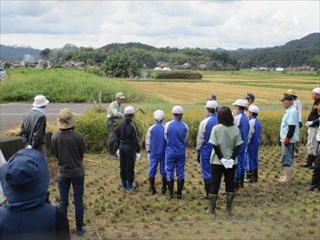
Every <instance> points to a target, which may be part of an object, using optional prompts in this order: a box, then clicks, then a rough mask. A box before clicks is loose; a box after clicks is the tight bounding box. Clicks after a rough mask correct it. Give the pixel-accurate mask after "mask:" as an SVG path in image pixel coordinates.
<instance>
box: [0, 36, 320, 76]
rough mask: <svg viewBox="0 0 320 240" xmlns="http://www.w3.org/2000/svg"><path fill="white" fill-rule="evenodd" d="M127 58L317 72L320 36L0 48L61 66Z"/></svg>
mask: <svg viewBox="0 0 320 240" xmlns="http://www.w3.org/2000/svg"><path fill="white" fill-rule="evenodd" d="M114 54H117V55H119V54H121V55H126V56H127V57H129V58H130V59H131V60H132V61H134V62H135V63H136V64H137V65H138V66H139V67H147V68H154V67H156V66H157V64H158V63H159V62H162V63H165V64H167V65H168V66H170V67H174V68H188V69H203V70H205V69H207V70H237V69H240V68H251V67H259V66H263V67H290V66H303V65H308V66H311V67H315V68H317V69H320V33H311V34H309V35H307V36H305V37H303V38H301V39H297V40H292V41H289V42H288V43H285V44H284V45H281V46H275V47H269V48H256V49H238V50H235V51H229V50H225V49H221V48H217V49H204V48H184V49H178V48H171V47H165V48H156V47H153V46H150V45H146V44H143V43H132V42H131V43H124V44H122V43H112V44H107V45H105V46H103V47H101V48H97V49H94V48H85V47H76V46H75V45H73V44H66V45H65V46H64V47H63V48H59V49H49V48H46V49H44V50H42V51H40V50H37V49H32V48H19V47H8V46H4V45H1V60H2V61H12V60H23V59H24V58H25V57H26V56H28V55H30V56H31V57H34V58H35V59H37V58H42V59H46V60H50V61H52V62H53V63H54V64H55V65H56V66H61V65H63V64H64V63H65V62H67V61H81V62H83V63H84V64H85V65H102V64H103V63H104V62H105V61H106V59H107V57H108V56H110V55H114Z"/></svg>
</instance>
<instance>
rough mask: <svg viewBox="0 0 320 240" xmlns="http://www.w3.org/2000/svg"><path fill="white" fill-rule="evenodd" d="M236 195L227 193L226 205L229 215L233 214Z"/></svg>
mask: <svg viewBox="0 0 320 240" xmlns="http://www.w3.org/2000/svg"><path fill="white" fill-rule="evenodd" d="M235 196H236V194H235V193H227V205H226V213H227V214H228V215H231V214H232V203H233V200H234V198H235Z"/></svg>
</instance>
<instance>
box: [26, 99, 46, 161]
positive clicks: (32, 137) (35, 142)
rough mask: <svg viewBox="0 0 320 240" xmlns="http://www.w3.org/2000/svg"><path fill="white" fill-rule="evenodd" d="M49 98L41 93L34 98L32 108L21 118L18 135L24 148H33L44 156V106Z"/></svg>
mask: <svg viewBox="0 0 320 240" xmlns="http://www.w3.org/2000/svg"><path fill="white" fill-rule="evenodd" d="M48 103H49V100H48V99H46V97H45V96H43V95H37V96H35V98H34V102H33V108H32V109H31V111H30V112H28V113H27V114H26V115H25V116H24V119H23V122H22V125H21V130H20V136H21V137H22V141H23V143H24V144H25V148H28V149H31V148H32V149H35V150H38V151H39V152H41V153H43V155H44V156H46V146H45V133H46V125H47V119H46V112H45V110H46V106H47V105H48Z"/></svg>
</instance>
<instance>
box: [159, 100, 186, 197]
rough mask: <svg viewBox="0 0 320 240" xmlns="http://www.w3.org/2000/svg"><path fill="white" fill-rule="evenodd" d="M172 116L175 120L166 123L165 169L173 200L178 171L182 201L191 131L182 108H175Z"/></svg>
mask: <svg viewBox="0 0 320 240" xmlns="http://www.w3.org/2000/svg"><path fill="white" fill-rule="evenodd" d="M172 114H173V120H172V121H170V122H167V123H166V125H165V131H164V133H165V138H166V141H167V146H166V160H165V169H166V175H167V182H168V190H169V194H170V198H171V199H172V198H173V189H174V171H175V169H176V175H177V185H178V191H177V197H178V199H181V197H182V189H183V185H184V180H185V166H186V146H187V138H188V131H189V129H188V126H187V124H185V123H184V122H183V121H182V115H183V108H182V107H181V106H174V107H173V108H172Z"/></svg>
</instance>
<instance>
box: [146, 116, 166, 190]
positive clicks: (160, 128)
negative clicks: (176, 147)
mask: <svg viewBox="0 0 320 240" xmlns="http://www.w3.org/2000/svg"><path fill="white" fill-rule="evenodd" d="M163 118H164V112H163V111H162V110H156V111H155V112H154V119H155V120H156V123H155V124H153V125H152V126H151V127H150V128H149V129H148V132H147V136H146V150H147V153H148V160H149V182H150V192H151V193H152V195H154V194H155V193H157V190H156V188H155V176H156V173H157V168H158V164H159V165H160V174H161V176H162V191H161V192H162V194H165V193H166V191H167V179H166V171H165V150H166V140H165V138H164V125H163V123H162V121H163Z"/></svg>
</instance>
